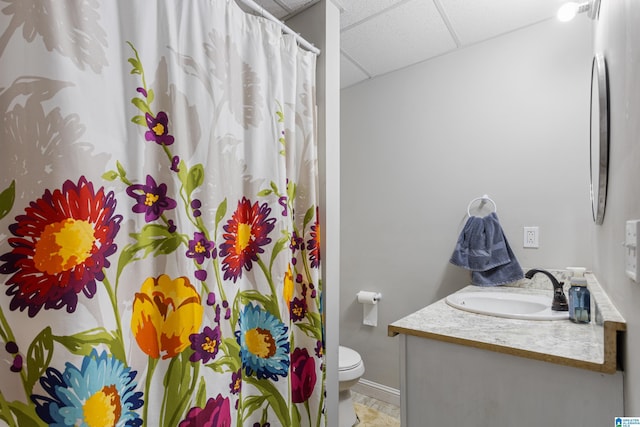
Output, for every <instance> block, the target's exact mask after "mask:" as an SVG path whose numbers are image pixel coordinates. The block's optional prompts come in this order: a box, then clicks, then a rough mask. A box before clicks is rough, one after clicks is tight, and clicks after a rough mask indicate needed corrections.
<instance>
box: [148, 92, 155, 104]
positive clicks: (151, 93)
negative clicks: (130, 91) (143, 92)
mask: <svg viewBox="0 0 640 427" xmlns="http://www.w3.org/2000/svg"><path fill="white" fill-rule="evenodd" d="M154 99H156V94H155V92H154V91H153V89H149V90H147V102H148V103H149V104H151V103H152V102H153V100H154Z"/></svg>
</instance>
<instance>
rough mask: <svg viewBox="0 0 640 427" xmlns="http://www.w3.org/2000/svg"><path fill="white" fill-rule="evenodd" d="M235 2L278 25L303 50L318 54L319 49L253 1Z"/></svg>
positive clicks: (241, 0) (240, 0) (242, 0)
mask: <svg viewBox="0 0 640 427" xmlns="http://www.w3.org/2000/svg"><path fill="white" fill-rule="evenodd" d="M237 1H239V2H240V3H242V4H244V5H245V6H247V7H249V8H251V9H252V10H253V11H255V12H258V13H259V14H260V15H262V16H263V17H265V18H267V19H269V20H270V21H273V22H275V23H276V24H278V25H279V26H280V28H281V29H282V31H284V32H285V33H287V34H291V35H292V36H293V37H294V38H295V39H296V41H297V42H298V43H300V44H301V45H302V46H303V47H304V48H305V49H307V50H309V51H311V52H313V53H315V54H316V55H319V54H320V49H318V48H317V47H315V46H314V45H312V44H311V43H309V42H308V41H307V40H305V39H304V38H303V37H302V36H301V35H300V34H299V33H296V32H295V31H293V30H292V29H291V28H289V27H288V26H287V25H286V24H285V23H284V22H282V21H281V20H279V19H278V18H276V17H275V16H273V15H272V14H270V13H269V12H267V11H266V10H265V8H263V7H262V6H260V5H259V4H257V3H256V2H255V1H253V0H237Z"/></svg>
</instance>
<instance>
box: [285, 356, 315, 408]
mask: <svg viewBox="0 0 640 427" xmlns="http://www.w3.org/2000/svg"><path fill="white" fill-rule="evenodd" d="M315 386H316V361H315V359H314V358H313V357H311V356H309V352H308V351H307V349H306V348H296V349H295V350H293V354H292V355H291V400H292V401H293V403H302V402H306V401H307V400H308V399H309V398H310V397H311V395H312V394H313V389H314V388H315Z"/></svg>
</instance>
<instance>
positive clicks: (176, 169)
mask: <svg viewBox="0 0 640 427" xmlns="http://www.w3.org/2000/svg"><path fill="white" fill-rule="evenodd" d="M179 165H180V157H178V156H173V158H172V159H171V170H172V171H174V172H180V168H179V167H178V166H179Z"/></svg>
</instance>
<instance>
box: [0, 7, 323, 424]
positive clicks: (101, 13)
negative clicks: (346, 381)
mask: <svg viewBox="0 0 640 427" xmlns="http://www.w3.org/2000/svg"><path fill="white" fill-rule="evenodd" d="M0 8H1V9H0V10H1V13H0V34H1V35H0V115H1V117H2V122H1V130H0V138H1V151H0V280H1V281H2V285H1V287H2V292H1V293H0V341H1V342H2V347H1V348H0V425H2V424H4V425H8V426H21V427H22V426H40V425H55V426H80V425H82V426H91V427H96V426H125V425H126V426H142V425H146V426H181V427H185V426H252V427H267V426H271V427H273V426H287V427H289V426H320V425H324V420H325V418H324V384H325V381H324V355H323V351H324V335H323V322H322V320H323V319H322V295H321V293H322V287H321V278H320V275H319V269H320V260H321V254H320V227H319V219H318V204H317V199H318V197H317V194H318V189H317V186H318V182H317V165H316V162H317V157H316V115H315V61H316V58H315V55H314V54H312V53H310V52H307V51H305V50H302V49H300V48H299V47H298V46H297V45H296V43H295V40H293V38H291V37H287V36H283V35H282V34H281V31H280V29H279V27H278V26H277V25H275V24H274V23H273V22H269V21H268V20H265V19H263V18H260V17H256V16H253V15H250V14H247V13H245V12H243V11H242V10H241V9H240V8H239V6H238V5H237V4H236V3H235V2H234V1H233V0H181V1H180V0H172V1H169V0H162V1H143V0H131V1H122V2H115V1H97V0H65V1H59V0H2V2H0Z"/></svg>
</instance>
